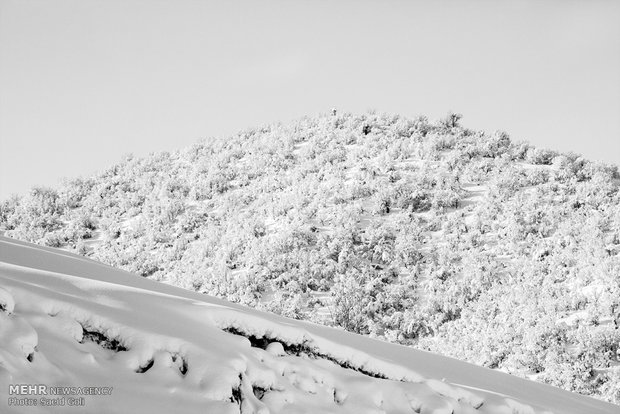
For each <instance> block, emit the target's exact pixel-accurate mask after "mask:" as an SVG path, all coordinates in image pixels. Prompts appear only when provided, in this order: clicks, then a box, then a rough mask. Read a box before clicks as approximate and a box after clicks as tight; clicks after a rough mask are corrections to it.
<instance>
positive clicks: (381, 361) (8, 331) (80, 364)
mask: <svg viewBox="0 0 620 414" xmlns="http://www.w3.org/2000/svg"><path fill="white" fill-rule="evenodd" d="M248 338H249V339H248ZM11 384H43V385H46V386H47V387H52V386H54V387H55V386H63V387H112V388H111V390H110V389H109V388H106V389H105V390H106V392H111V395H85V396H81V397H82V398H83V400H75V401H78V402H79V401H81V402H82V403H83V404H84V406H83V407H82V409H81V410H79V412H93V413H127V412H136V413H139V412H149V413H158V412H161V413H169V412H173V411H175V412H183V413H193V412H201V413H205V412H207V413H239V412H242V413H301V412H309V413H319V412H321V413H323V412H325V413H327V412H334V413H498V414H500V413H538V412H553V413H575V414H577V413H580V414H581V413H584V414H585V413H618V407H617V406H614V405H611V404H607V403H604V402H601V401H598V400H594V399H592V398H589V397H583V396H579V395H577V394H572V393H569V392H565V391H562V390H560V389H557V388H553V387H549V386H545V385H542V384H538V383H534V382H529V381H525V380H522V379H519V378H516V377H513V376H509V375H506V374H503V373H501V372H497V371H492V370H489V369H485V368H481V367H478V366H474V365H471V364H467V363H464V362H460V361H457V360H454V359H450V358H446V357H441V356H438V355H433V354H429V353H426V352H421V351H417V350H414V349H411V348H406V347H402V346H398V345H393V344H388V343H384V342H379V341H375V340H372V339H368V338H365V337H361V336H358V335H354V334H350V333H347V332H344V331H339V330H335V329H331V328H327V327H322V326H318V325H313V324H309V323H303V322H299V321H293V320H288V319H285V318H282V317H279V316H275V315H271V314H266V313H262V312H259V311H256V310H251V309H248V308H244V307H242V306H238V305H234V304H230V303H227V302H224V301H222V300H219V299H215V298H211V297H208V296H205V295H201V294H198V293H194V292H190V291H185V290H181V289H178V288H175V287H172V286H168V285H165V284H160V283H156V282H153V281H150V280H147V279H143V278H139V277H136V276H134V275H131V274H129V273H127V272H123V271H119V270H116V269H113V268H111V267H108V266H105V265H102V264H99V263H96V262H93V261H91V260H89V259H85V258H83V257H80V256H76V255H73V254H70V253H67V252H63V251H60V250H55V249H49V248H43V247H39V246H35V245H31V244H27V243H23V242H19V241H16V240H13V239H8V238H4V237H0V412H2V413H5V412H8V413H13V412H28V413H37V412H56V413H65V412H78V411H75V410H76V409H75V407H67V406H64V407H63V406H57V407H41V406H40V405H39V406H37V407H24V406H9V405H8V401H9V398H18V399H23V398H26V397H30V398H33V397H36V398H37V399H38V398H41V397H42V398H46V400H45V401H54V399H55V398H57V397H58V396H57V395H49V394H48V395H43V396H41V395H38V396H23V395H9V385H11ZM71 392H75V389H73V390H72V391H71ZM75 397H76V396H75V395H69V396H67V397H66V399H65V404H66V403H67V401H68V398H75ZM38 401H39V400H38ZM72 410H73V411H72Z"/></svg>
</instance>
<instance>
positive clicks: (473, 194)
mask: <svg viewBox="0 0 620 414" xmlns="http://www.w3.org/2000/svg"><path fill="white" fill-rule="evenodd" d="M619 183H620V176H619V174H618V168H617V166H610V165H603V164H598V163H594V162H590V161H588V160H586V159H584V158H582V157H580V156H578V155H576V154H562V153H558V152H556V151H552V150H545V149H540V148H536V147H533V146H531V145H529V144H527V143H518V142H513V140H511V139H510V137H509V136H508V134H506V133H504V132H496V133H492V134H488V133H486V132H481V131H473V130H470V129H468V128H465V127H464V126H462V125H461V121H460V116H458V115H456V114H450V115H449V116H447V117H446V118H445V119H442V120H440V121H439V122H435V123H432V122H429V121H428V120H427V119H426V118H425V117H417V118H414V119H408V118H404V117H399V116H391V115H380V114H375V113H369V114H364V115H353V114H341V115H322V116H318V117H314V118H304V119H302V120H300V121H297V122H294V123H292V124H289V125H279V124H278V125H268V126H265V127H262V128H256V129H252V130H247V131H243V132H240V133H239V134H237V135H234V136H231V137H227V138H225V139H214V140H209V141H203V142H201V143H197V144H195V145H193V146H191V147H189V148H186V149H183V150H180V151H177V152H173V153H158V154H152V155H151V156H149V157H145V158H136V157H131V156H128V157H126V158H125V159H124V160H123V161H122V162H120V163H118V164H117V165H114V166H112V167H111V168H109V169H107V170H106V171H103V172H102V173H100V174H98V175H96V176H93V177H88V178H81V179H76V180H71V181H68V182H66V183H65V184H64V185H63V186H62V187H60V188H57V189H46V188H36V189H33V190H32V192H31V193H30V194H29V195H27V196H24V197H16V198H12V199H10V200H7V201H4V202H3V203H2V204H1V206H0V228H2V229H3V230H5V235H6V236H9V237H12V238H16V239H21V240H25V241H29V242H35V243H38V244H42V245H45V246H50V247H58V248H63V249H68V250H72V251H75V252H77V253H79V254H81V255H84V256H88V257H89V258H91V259H95V260H98V261H101V262H103V263H106V264H109V265H111V266H114V267H117V268H120V269H124V270H127V271H130V272H133V273H136V274H139V275H141V276H143V277H146V278H150V279H153V280H156V281H160V282H164V283H167V284H172V285H175V286H178V287H182V288H186V289H190V290H194V291H196V292H200V293H205V294H209V295H214V296H218V297H220V298H224V299H227V300H229V301H233V302H238V303H240V304H244V305H248V306H251V307H254V308H258V309H262V310H266V311H270V312H272V313H276V314H281V315H283V316H287V317H290V318H296V319H307V320H310V321H314V322H317V323H320V324H324V325H329V326H336V327H341V328H344V329H346V330H348V331H351V332H355V333H360V334H364V335H367V336H370V337H373V338H377V339H382V340H385V341H388V342H394V343H397V344H402V345H409V346H413V347H416V348H419V349H423V350H429V351H432V352H436V353H440V354H444V355H447V356H452V357H455V358H458V359H462V360H465V361H469V362H473V363H476V364H479V365H482V366H485V367H489V368H494V369H497V370H502V371H505V372H510V373H512V374H515V375H519V376H523V377H528V378H532V379H536V380H538V381H541V382H544V383H547V384H551V385H555V386H558V387H562V388H564V389H566V390H570V391H575V392H579V393H582V394H585V395H591V396H594V397H597V398H600V399H604V400H606V401H611V402H615V403H620V366H619V365H620V364H619V362H618V344H619V343H620V330H619V329H618V328H617V326H616V325H615V323H614V318H615V317H617V315H618V313H619V312H620V279H619V277H618V275H619V274H620V208H619V206H620V192H619V191H618V188H619ZM127 277H131V276H129V275H127ZM618 323H620V322H618Z"/></svg>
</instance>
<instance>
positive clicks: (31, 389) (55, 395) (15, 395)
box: [7, 384, 113, 407]
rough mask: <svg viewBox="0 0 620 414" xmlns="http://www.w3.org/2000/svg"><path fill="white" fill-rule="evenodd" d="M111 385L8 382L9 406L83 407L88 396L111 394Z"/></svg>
mask: <svg viewBox="0 0 620 414" xmlns="http://www.w3.org/2000/svg"><path fill="white" fill-rule="evenodd" d="M112 388H113V387H50V386H47V385H45V384H9V398H8V401H7V403H8V405H9V406H13V407H16V406H42V407H84V406H85V405H86V398H85V397H88V396H103V395H112Z"/></svg>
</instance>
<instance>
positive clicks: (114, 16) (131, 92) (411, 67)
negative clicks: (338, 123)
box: [0, 0, 620, 199]
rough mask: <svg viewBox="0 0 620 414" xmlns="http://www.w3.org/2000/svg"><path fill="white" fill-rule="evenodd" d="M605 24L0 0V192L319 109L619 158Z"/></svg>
mask: <svg viewBox="0 0 620 414" xmlns="http://www.w3.org/2000/svg"><path fill="white" fill-rule="evenodd" d="M619 22H620V2H618V1H592V0H591V1H532V2H529V1H490V0H489V1H455V2H450V1H424V2H422V1H420V2H415V1H363V0H355V1H327V0H316V1H293V0H287V1H284V0H282V1H273V0H271V1H260V2H259V1H254V0H250V1H218V2H215V1H193V0H166V1H163V0H105V1H103V0H97V1H94V0H56V1H49V0H0V199H4V198H6V197H8V195H9V194H11V193H24V192H26V191H27V190H28V189H29V188H30V187H31V186H33V185H56V184H57V183H58V182H59V180H60V178H61V177H77V176H87V175H90V174H92V173H95V172H96V171H98V170H101V169H103V168H105V167H106V166H109V165H111V164H112V163H114V162H117V161H118V160H120V159H121V157H122V156H123V155H124V154H127V153H134V154H135V155H146V154H148V153H150V152H152V151H160V150H174V149H178V148H182V147H185V146H187V145H189V144H191V143H193V142H195V141H196V140H198V139H200V138H203V137H206V138H208V137H211V136H220V135H227V134H231V133H234V132H236V131H238V130H240V129H244V128H247V127H251V126H259V125H262V124H266V123H271V122H276V121H284V122H288V121H291V120H294V119H296V118H300V117H302V116H304V115H316V114H318V113H322V112H327V111H328V110H329V109H330V108H331V107H337V108H339V110H341V111H351V112H364V111H366V110H368V109H376V110H377V111H379V112H390V113H398V114H401V115H406V116H415V115H417V114H425V115H427V116H429V117H430V118H431V119H436V118H438V117H440V116H442V115H444V114H445V113H446V112H448V111H450V110H452V111H456V112H460V113H462V114H463V115H464V118H463V124H464V125H465V126H467V127H470V128H473V129H477V130H478V129H481V130H487V131H494V130H496V129H502V130H505V131H507V132H508V133H509V134H510V136H511V137H512V138H513V139H515V140H527V141H530V142H532V143H534V144H536V145H540V146H544V147H549V148H553V149H559V150H570V151H574V152H579V153H583V154H585V155H586V156H587V157H588V158H591V159H597V160H603V161H606V162H613V163H616V164H620V23H619Z"/></svg>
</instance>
